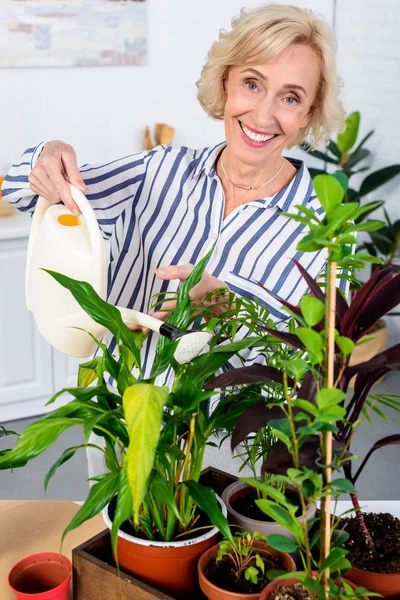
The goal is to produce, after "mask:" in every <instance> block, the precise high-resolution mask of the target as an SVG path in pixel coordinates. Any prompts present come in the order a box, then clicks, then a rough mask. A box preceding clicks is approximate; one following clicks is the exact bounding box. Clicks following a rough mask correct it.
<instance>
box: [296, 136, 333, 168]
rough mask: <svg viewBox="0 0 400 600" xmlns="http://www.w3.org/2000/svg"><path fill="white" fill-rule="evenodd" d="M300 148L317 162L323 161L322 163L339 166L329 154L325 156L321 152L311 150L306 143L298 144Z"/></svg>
mask: <svg viewBox="0 0 400 600" xmlns="http://www.w3.org/2000/svg"><path fill="white" fill-rule="evenodd" d="M300 148H301V149H302V150H304V152H307V154H309V155H310V156H313V157H314V158H318V159H319V160H323V161H324V162H329V163H332V164H334V165H337V164H339V161H338V160H336V159H334V158H332V157H331V156H329V154H325V152H321V151H320V150H312V149H311V146H310V145H309V144H307V142H304V143H302V144H300Z"/></svg>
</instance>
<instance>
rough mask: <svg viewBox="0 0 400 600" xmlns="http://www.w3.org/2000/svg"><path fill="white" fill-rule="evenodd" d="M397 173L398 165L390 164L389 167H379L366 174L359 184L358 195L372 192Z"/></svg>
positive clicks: (399, 167)
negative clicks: (377, 169)
mask: <svg viewBox="0 0 400 600" xmlns="http://www.w3.org/2000/svg"><path fill="white" fill-rule="evenodd" d="M399 173H400V165H391V166H390V167H385V168H384V169H379V171H375V172H374V173H371V175H368V177H366V178H365V179H364V181H363V182H362V184H361V187H360V191H359V194H360V196H366V195H367V194H369V193H371V192H373V191H374V190H376V189H377V188H378V187H380V186H381V185H383V184H384V183H387V182H388V181H390V180H391V179H393V178H394V177H396V176H397V175H399Z"/></svg>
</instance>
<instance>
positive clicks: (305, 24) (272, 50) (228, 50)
mask: <svg viewBox="0 0 400 600" xmlns="http://www.w3.org/2000/svg"><path fill="white" fill-rule="evenodd" d="M295 43H303V44H308V45H309V46H310V47H311V48H312V49H313V50H314V51H315V52H316V54H317V55H318V58H319V62H320V81H319V85H318V89H317V93H316V97H315V100H314V110H313V114H312V117H311V120H310V122H309V124H308V125H307V126H306V127H304V128H302V129H301V130H300V132H299V135H298V136H297V137H296V139H295V140H294V142H293V144H292V146H295V145H297V144H299V143H300V142H302V141H303V140H304V139H305V138H306V137H308V142H309V143H310V145H311V146H312V147H315V146H317V145H318V143H319V142H321V141H324V142H326V141H327V140H328V138H329V136H330V135H331V134H332V133H333V132H335V131H338V130H340V129H342V128H343V125H344V117H345V113H344V110H343V106H342V104H341V102H340V100H339V88H340V82H339V78H338V76H337V73H336V60H335V49H336V43H335V39H334V34H333V31H332V29H331V28H330V27H329V25H328V24H327V23H326V22H325V21H324V20H323V19H322V18H318V17H316V16H315V15H314V14H313V13H312V11H310V10H303V9H301V8H298V7H296V6H281V5H279V4H271V5H266V6H261V7H260V8H257V9H254V10H248V9H242V10H241V12H240V15H239V16H238V17H236V18H234V19H233V20H232V29H231V31H224V30H221V31H220V34H219V40H218V41H216V42H214V44H213V45H212V46H211V49H210V51H209V53H208V56H207V62H206V64H205V65H204V67H203V69H202V71H201V75H200V79H199V80H198V81H197V83H196V85H197V88H198V93H197V98H198V100H199V102H200V104H201V106H202V107H203V108H204V110H205V111H206V113H207V114H208V115H210V117H213V118H214V119H223V118H224V109H225V101H226V100H225V91H224V83H225V81H226V79H227V77H228V73H229V70H230V68H231V67H233V66H240V65H244V64H247V65H256V64H261V63H263V62H265V61H267V60H269V59H270V58H274V57H275V56H277V55H278V54H279V53H280V52H282V51H283V50H285V49H286V48H287V47H288V46H289V45H290V44H295Z"/></svg>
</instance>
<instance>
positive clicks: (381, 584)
mask: <svg viewBox="0 0 400 600" xmlns="http://www.w3.org/2000/svg"><path fill="white" fill-rule="evenodd" d="M346 579H348V580H349V581H351V582H352V583H355V584H356V585H357V586H359V585H362V586H363V587H365V588H367V590H369V591H370V592H377V593H378V594H382V596H384V597H385V598H397V597H398V595H399V594H400V573H373V572H372V571H364V570H363V569H357V567H351V569H350V571H349V572H348V573H347V574H346Z"/></svg>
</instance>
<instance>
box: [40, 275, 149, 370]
mask: <svg viewBox="0 0 400 600" xmlns="http://www.w3.org/2000/svg"><path fill="white" fill-rule="evenodd" d="M43 270H44V271H46V273H49V275H51V276H52V277H54V279H55V280H56V281H58V283H60V284H61V285H62V286H63V287H65V288H66V289H68V290H69V291H70V292H71V293H72V295H73V297H74V298H75V300H76V301H77V302H78V304H79V305H80V306H81V307H82V308H83V310H84V311H85V312H86V313H87V314H88V315H89V316H90V317H92V319H93V320H94V321H96V323H99V324H100V325H103V327H105V328H106V329H108V330H109V331H111V333H112V334H113V335H115V337H116V338H117V340H121V341H122V342H123V343H124V344H125V346H127V347H128V348H129V349H130V350H131V352H132V354H133V355H134V357H135V362H136V365H137V366H138V367H139V368H140V350H139V346H138V344H137V343H136V340H135V336H133V335H132V332H131V330H130V329H129V328H128V327H127V326H126V325H125V323H124V322H123V321H122V317H121V313H120V312H119V310H118V309H117V308H115V306H112V305H111V304H108V303H107V302H105V301H104V300H103V299H102V298H100V296H99V295H98V294H97V293H96V292H95V290H94V289H93V287H92V286H91V285H90V284H89V283H87V282H86V281H76V280H75V279H71V278H70V277H67V276H66V275H62V274H61V273H56V272H55V271H50V270H49V269H43Z"/></svg>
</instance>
